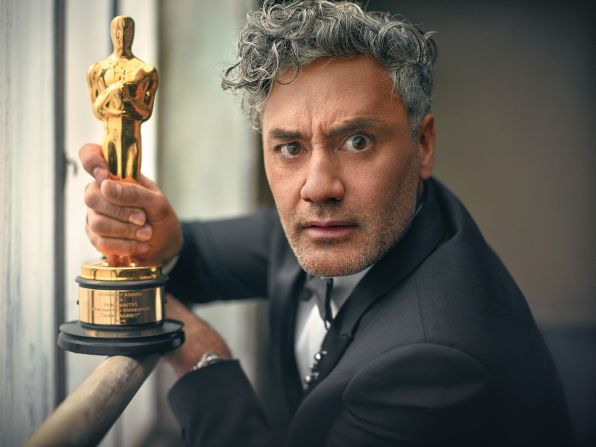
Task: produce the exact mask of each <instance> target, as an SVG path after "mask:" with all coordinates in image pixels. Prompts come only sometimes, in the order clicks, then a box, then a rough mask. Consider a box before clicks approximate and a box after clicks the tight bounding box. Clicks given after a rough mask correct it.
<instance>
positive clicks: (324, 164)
mask: <svg viewBox="0 0 596 447" xmlns="http://www.w3.org/2000/svg"><path fill="white" fill-rule="evenodd" d="M344 194H345V187H344V184H343V182H342V180H341V176H340V166H339V163H338V160H336V159H335V158H334V156H333V155H332V154H329V153H327V152H326V151H324V150H321V151H317V150H314V151H313V152H312V154H311V157H310V159H309V162H308V165H307V172H306V179H305V181H304V185H302V189H301V190H300V196H301V198H302V200H304V201H305V202H311V203H325V202H327V201H329V200H333V201H339V200H343V198H344Z"/></svg>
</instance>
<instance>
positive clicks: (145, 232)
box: [136, 225, 153, 241]
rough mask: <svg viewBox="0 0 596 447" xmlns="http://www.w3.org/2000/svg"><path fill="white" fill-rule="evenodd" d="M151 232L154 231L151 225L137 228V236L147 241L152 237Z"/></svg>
mask: <svg viewBox="0 0 596 447" xmlns="http://www.w3.org/2000/svg"><path fill="white" fill-rule="evenodd" d="M151 233H153V231H152V230H151V227H150V226H149V225H145V226H144V227H141V228H139V229H138V230H137V233H136V235H137V238H139V239H141V240H143V241H147V240H149V239H151Z"/></svg>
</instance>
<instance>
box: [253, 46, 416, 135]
mask: <svg viewBox="0 0 596 447" xmlns="http://www.w3.org/2000/svg"><path fill="white" fill-rule="evenodd" d="M358 118H372V119H375V120H380V121H385V122H395V123H397V122H398V121H399V122H402V121H404V120H406V121H407V115H406V112H405V109H404V107H403V105H402V103H401V101H400V100H399V99H398V98H397V97H396V96H395V95H394V93H393V82H392V80H391V78H390V77H389V75H388V74H387V72H386V70H385V69H384V68H383V67H382V66H380V65H379V64H377V63H376V62H375V61H373V60H372V59H370V58H369V57H366V56H355V57H351V58H347V59H330V58H320V59H317V60H316V61H314V62H313V63H311V64H310V65H308V66H306V67H303V68H302V69H301V70H300V72H299V74H298V76H295V73H294V72H288V73H285V74H284V75H283V76H282V77H281V78H280V79H279V80H278V82H276V83H275V84H274V85H273V87H272V89H271V91H270V93H269V96H268V97H267V100H266V101H265V105H264V108H263V121H262V122H263V135H265V134H266V132H267V130H268V129H271V128H278V127H281V128H292V129H294V128H295V129H296V130H300V131H302V132H308V133H310V132H313V133H314V132H316V131H317V130H324V129H325V128H329V127H332V126H333V125H336V124H338V123H341V122H344V121H349V120H351V119H358Z"/></svg>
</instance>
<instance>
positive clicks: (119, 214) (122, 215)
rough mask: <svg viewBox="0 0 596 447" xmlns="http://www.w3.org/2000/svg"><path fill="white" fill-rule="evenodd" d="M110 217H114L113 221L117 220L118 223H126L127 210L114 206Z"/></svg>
mask: <svg viewBox="0 0 596 447" xmlns="http://www.w3.org/2000/svg"><path fill="white" fill-rule="evenodd" d="M112 215H113V216H114V218H115V219H118V220H120V221H126V220H128V215H129V212H128V208H126V207H124V206H117V205H116V206H114V208H113V213H112Z"/></svg>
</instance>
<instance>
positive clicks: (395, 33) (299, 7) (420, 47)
mask: <svg viewBox="0 0 596 447" xmlns="http://www.w3.org/2000/svg"><path fill="white" fill-rule="evenodd" d="M356 55H367V56H369V57H371V58H372V59H374V60H375V61H377V62H378V63H379V64H380V65H382V66H383V67H385V69H386V70H387V73H388V74H389V76H390V77H391V79H392V80H393V86H394V87H393V91H394V93H395V95H396V96H397V97H398V98H400V99H401V101H402V102H403V104H404V106H405V107H406V109H407V112H408V116H409V119H410V128H411V131H412V134H413V135H416V134H417V132H418V128H419V126H420V122H421V120H422V117H423V116H424V115H425V114H427V113H429V111H430V104H431V92H432V74H431V69H432V65H433V63H434V61H435V59H436V46H435V44H434V41H433V40H432V33H423V32H421V31H420V30H419V29H418V28H416V27H415V26H414V25H412V24H410V23H408V22H407V21H405V20H402V19H398V18H395V17H392V16H391V15H389V14H387V13H377V12H365V11H363V10H362V8H361V7H360V6H359V5H357V4H355V3H351V2H340V3H332V2H330V1H327V0H294V1H292V2H288V3H279V1H278V2H275V1H274V0H265V2H264V3H263V7H262V8H261V9H260V10H256V11H253V12H250V13H249V14H248V16H247V21H246V26H245V28H244V30H243V31H242V33H241V34H240V38H239V42H238V59H237V62H236V63H235V64H234V65H232V66H231V67H229V68H228V69H227V70H225V72H224V75H223V80H222V87H223V88H224V89H225V90H227V89H230V90H232V91H233V92H239V93H240V94H241V97H242V108H243V110H244V111H245V113H246V114H247V115H248V117H249V118H250V121H251V123H252V125H253V127H254V128H255V129H256V130H257V131H259V130H260V129H261V114H262V110H263V105H264V103H265V100H266V99H267V95H268V94H269V91H270V90H271V87H272V85H273V82H275V81H276V80H277V79H278V78H279V77H280V76H281V75H282V74H284V73H286V72H287V71H288V70H294V73H295V75H294V76H295V77H296V76H298V73H299V70H300V67H304V66H306V65H308V64H310V63H311V62H313V61H314V60H315V59H318V58H320V57H331V58H345V57H350V56H356ZM295 77H294V79H295Z"/></svg>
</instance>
